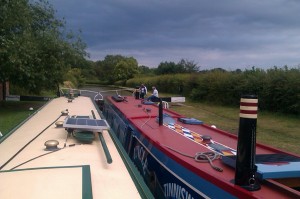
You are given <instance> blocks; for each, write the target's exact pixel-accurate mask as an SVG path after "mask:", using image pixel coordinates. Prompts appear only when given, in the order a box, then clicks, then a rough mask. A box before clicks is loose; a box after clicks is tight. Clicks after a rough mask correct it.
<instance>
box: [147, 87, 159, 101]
mask: <svg viewBox="0 0 300 199" xmlns="http://www.w3.org/2000/svg"><path fill="white" fill-rule="evenodd" d="M156 98H158V90H157V89H156V88H155V86H152V95H151V96H150V97H148V98H147V100H148V101H153V100H154V99H156Z"/></svg>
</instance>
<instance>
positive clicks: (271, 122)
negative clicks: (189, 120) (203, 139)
mask: <svg viewBox="0 0 300 199" xmlns="http://www.w3.org/2000/svg"><path fill="white" fill-rule="evenodd" d="M171 110H174V111H176V112H179V113H181V114H183V115H185V116H187V117H193V118H197V119H199V120H202V121H203V122H205V123H206V124H208V125H215V126H217V128H219V129H222V130H224V131H227V132H230V133H232V134H236V135H237V133H238V128H239V111H240V110H239V108H233V107H224V106H217V105H211V104H206V103H198V102H197V103H194V102H188V101H187V102H185V103H184V104H183V105H181V106H171ZM299 129H300V118H299V116H293V115H283V114H275V113H270V112H259V113H258V119H257V129H256V130H257V142H259V143H263V144H266V145H269V146H272V147H275V148H280V149H282V150H284V151H289V152H292V153H296V154H299V155H300V145H299V140H300V133H299V132H300V130H299Z"/></svg>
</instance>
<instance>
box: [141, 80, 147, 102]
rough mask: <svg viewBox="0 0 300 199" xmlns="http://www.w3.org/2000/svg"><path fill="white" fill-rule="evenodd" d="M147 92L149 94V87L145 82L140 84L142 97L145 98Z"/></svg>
mask: <svg viewBox="0 0 300 199" xmlns="http://www.w3.org/2000/svg"><path fill="white" fill-rule="evenodd" d="M146 94H147V88H146V86H145V85H144V84H141V86H140V98H141V99H144V98H145V95H146Z"/></svg>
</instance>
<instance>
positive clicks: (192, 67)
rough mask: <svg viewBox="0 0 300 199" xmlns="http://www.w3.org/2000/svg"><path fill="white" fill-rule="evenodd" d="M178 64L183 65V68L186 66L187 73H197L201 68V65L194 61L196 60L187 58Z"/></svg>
mask: <svg viewBox="0 0 300 199" xmlns="http://www.w3.org/2000/svg"><path fill="white" fill-rule="evenodd" d="M177 65H179V66H181V67H182V68H184V70H185V72H186V73H195V72H198V71H199V69H200V66H197V64H196V63H194V61H189V60H187V59H181V60H180V61H179V62H178V63H177Z"/></svg>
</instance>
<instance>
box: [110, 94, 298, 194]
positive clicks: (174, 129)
mask: <svg viewBox="0 0 300 199" xmlns="http://www.w3.org/2000/svg"><path fill="white" fill-rule="evenodd" d="M109 100H110V102H111V103H112V104H113V105H114V106H115V107H116V108H117V109H118V110H119V111H121V112H122V114H124V115H125V116H126V118H127V119H128V120H129V121H130V122H131V123H132V124H133V125H134V126H135V127H136V128H137V129H138V130H139V131H140V132H141V133H142V134H143V135H144V136H145V137H146V138H147V139H149V140H150V142H152V143H153V145H155V146H156V147H157V148H158V149H160V150H161V151H162V152H164V153H165V154H167V155H168V156H169V157H171V158H172V159H174V160H175V161H177V162H178V163H180V164H181V165H184V167H186V168H188V169H189V170H191V171H193V172H194V173H196V174H198V175H200V176H201V177H203V178H205V179H209V180H210V181H211V182H213V183H214V184H217V185H218V186H221V187H222V188H223V189H226V190H228V191H229V192H232V193H234V192H236V190H239V191H240V192H241V195H240V197H245V196H253V197H255V198H272V197H273V196H274V198H291V197H292V198H295V196H297V197H300V192H298V191H296V190H294V189H292V188H290V187H288V185H289V184H290V182H291V181H292V182H293V183H296V184H297V186H298V187H299V186H300V178H299V177H297V178H284V179H283V180H282V179H279V180H276V179H275V180H274V179H266V180H263V181H262V184H261V189H260V190H259V191H253V192H249V191H246V190H244V189H242V188H241V187H239V186H237V185H235V184H234V183H233V182H232V181H233V179H234V177H235V170H234V168H232V167H230V166H228V165H226V164H224V163H223V162H222V161H221V159H217V160H215V161H213V164H214V165H215V166H217V167H220V168H222V169H223V172H219V171H217V170H215V169H213V168H212V167H211V165H210V164H209V163H199V162H197V161H195V160H194V159H193V158H191V157H187V156H186V155H189V156H195V154H196V153H198V152H209V151H212V149H211V147H208V146H207V145H206V144H205V142H203V139H202V138H201V136H203V135H207V136H210V137H211V143H213V144H214V145H210V146H214V147H216V149H217V151H218V152H220V153H221V154H222V156H224V157H225V156H227V155H235V151H236V149H237V136H235V135H232V134H230V133H227V132H224V131H222V130H220V129H216V128H212V127H210V126H208V125H205V123H204V124H198V125H192V124H185V123H182V122H179V121H178V120H177V119H178V118H186V116H184V115H180V114H177V113H175V112H173V111H170V110H167V109H164V110H163V112H164V114H167V115H169V116H170V117H171V118H173V119H174V121H175V124H173V125H172V124H171V125H168V124H164V125H162V126H159V123H158V122H157V117H158V106H157V105H156V104H154V105H145V104H142V103H141V100H137V99H135V98H134V97H131V96H129V97H127V98H126V101H123V102H116V101H114V100H112V99H111V98H109ZM191 138H192V139H191ZM278 153H281V154H286V155H287V156H294V154H289V153H287V152H283V151H280V150H277V149H274V148H271V147H268V146H265V145H261V144H257V145H256V154H278ZM185 154H186V155H185ZM296 158H300V157H298V156H297V157H296ZM299 160H300V159H299ZM298 163H299V165H300V161H299V162H298ZM275 167H278V165H276V164H275V165H274V168H275ZM299 168H300V167H299ZM295 172H296V173H297V172H298V174H300V173H299V172H300V171H298V170H296V171H295ZM281 173H282V172H281ZM295 179H296V180H295ZM279 181H280V183H279ZM285 181H286V182H285ZM278 187H279V188H278ZM244 194H245V195H244Z"/></svg>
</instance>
